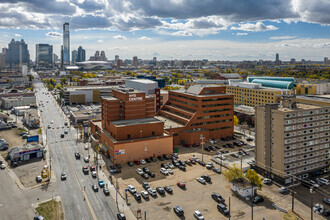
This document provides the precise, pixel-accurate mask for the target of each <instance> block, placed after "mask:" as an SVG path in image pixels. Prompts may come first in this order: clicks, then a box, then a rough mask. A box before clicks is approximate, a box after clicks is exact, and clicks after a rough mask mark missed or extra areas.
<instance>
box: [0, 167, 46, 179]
mask: <svg viewBox="0 0 330 220" xmlns="http://www.w3.org/2000/svg"><path fill="white" fill-rule="evenodd" d="M2 165H3V164H1V169H2ZM41 181H42V177H41V176H36V182H37V183H40V182H41Z"/></svg>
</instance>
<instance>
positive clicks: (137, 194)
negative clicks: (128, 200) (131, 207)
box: [134, 193, 141, 202]
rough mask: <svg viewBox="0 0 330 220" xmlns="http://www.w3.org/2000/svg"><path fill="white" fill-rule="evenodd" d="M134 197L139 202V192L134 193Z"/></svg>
mask: <svg viewBox="0 0 330 220" xmlns="http://www.w3.org/2000/svg"><path fill="white" fill-rule="evenodd" d="M134 198H135V200H136V201H138V202H140V201H141V195H140V193H134Z"/></svg>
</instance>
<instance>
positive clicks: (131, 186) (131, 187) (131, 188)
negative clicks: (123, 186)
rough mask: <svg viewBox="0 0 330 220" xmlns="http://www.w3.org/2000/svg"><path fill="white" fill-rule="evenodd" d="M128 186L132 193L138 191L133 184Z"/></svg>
mask: <svg viewBox="0 0 330 220" xmlns="http://www.w3.org/2000/svg"><path fill="white" fill-rule="evenodd" d="M127 187H128V190H129V191H130V193H132V194H134V193H136V189H135V187H134V186H133V185H128V186H127Z"/></svg>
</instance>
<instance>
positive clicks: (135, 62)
mask: <svg viewBox="0 0 330 220" xmlns="http://www.w3.org/2000/svg"><path fill="white" fill-rule="evenodd" d="M132 65H133V66H134V67H137V66H138V65H139V63H138V58H137V56H134V57H133V63H132Z"/></svg>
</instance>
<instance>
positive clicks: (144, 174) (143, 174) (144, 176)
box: [141, 173, 149, 179]
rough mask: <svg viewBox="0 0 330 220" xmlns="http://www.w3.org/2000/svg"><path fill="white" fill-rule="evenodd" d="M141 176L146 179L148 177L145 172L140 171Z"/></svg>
mask: <svg viewBox="0 0 330 220" xmlns="http://www.w3.org/2000/svg"><path fill="white" fill-rule="evenodd" d="M141 176H142V177H143V178H144V179H148V178H149V175H148V174H146V173H142V174H141Z"/></svg>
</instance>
